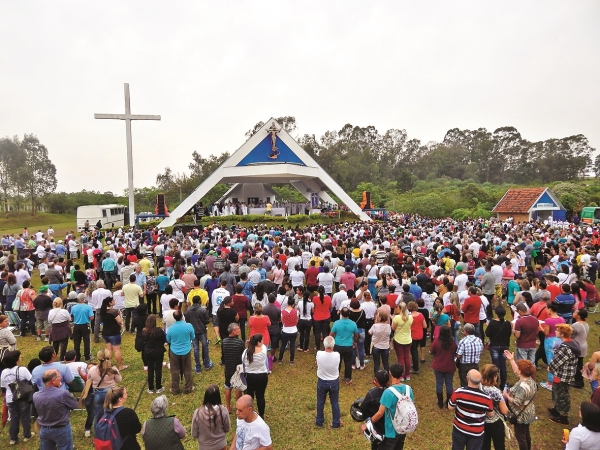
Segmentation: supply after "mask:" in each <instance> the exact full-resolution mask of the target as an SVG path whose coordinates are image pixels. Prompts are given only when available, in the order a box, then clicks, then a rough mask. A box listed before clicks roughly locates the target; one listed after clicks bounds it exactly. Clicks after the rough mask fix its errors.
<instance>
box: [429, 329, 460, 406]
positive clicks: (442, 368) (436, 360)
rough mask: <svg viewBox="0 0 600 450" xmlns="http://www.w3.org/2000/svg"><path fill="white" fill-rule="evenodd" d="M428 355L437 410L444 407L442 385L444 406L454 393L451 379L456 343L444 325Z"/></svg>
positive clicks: (454, 368)
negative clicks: (430, 355)
mask: <svg viewBox="0 0 600 450" xmlns="http://www.w3.org/2000/svg"><path fill="white" fill-rule="evenodd" d="M429 353H431V354H432V355H433V361H432V362H431V368H432V369H433V373H434V375H435V393H436V395H437V402H438V403H437V404H438V408H440V409H442V408H443V407H444V384H445V385H446V405H447V404H448V401H449V400H450V396H451V395H452V392H453V391H454V388H453V387H452V379H453V378H454V372H456V366H455V365H454V354H455V353H456V343H455V342H454V339H452V333H451V331H450V328H448V327H447V326H445V325H442V326H441V327H440V333H439V335H438V337H437V338H435V339H434V340H433V342H432V343H431V348H430V349H429Z"/></svg>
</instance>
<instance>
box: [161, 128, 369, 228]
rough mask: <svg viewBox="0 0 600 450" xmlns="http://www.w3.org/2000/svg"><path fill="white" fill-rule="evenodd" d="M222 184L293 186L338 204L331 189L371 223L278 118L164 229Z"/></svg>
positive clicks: (203, 185) (214, 175)
mask: <svg viewBox="0 0 600 450" xmlns="http://www.w3.org/2000/svg"><path fill="white" fill-rule="evenodd" d="M218 183H228V184H235V183H290V184H291V185H292V186H294V187H295V188H296V189H298V191H300V193H301V194H302V195H304V197H306V198H307V199H308V200H310V199H311V194H313V193H317V194H318V196H319V197H320V198H321V199H323V200H324V201H325V202H329V203H336V202H335V201H334V200H333V199H332V198H331V197H330V196H329V194H327V192H326V191H325V190H326V189H329V190H330V191H331V192H333V194H335V195H336V196H337V197H338V198H339V199H340V200H341V201H342V202H343V203H344V204H345V205H346V206H347V207H348V209H350V211H352V212H353V213H354V214H356V215H357V216H359V217H360V219H361V220H370V218H369V216H368V215H367V214H365V213H364V212H363V211H362V210H361V209H360V207H359V206H358V205H357V204H356V203H355V202H354V200H352V199H351V198H350V196H348V194H346V192H345V191H344V190H343V189H342V188H341V187H340V186H339V185H338V184H337V183H336V182H335V181H334V180H333V178H331V177H330V176H329V174H327V172H325V171H324V170H323V168H321V166H320V165H319V164H318V163H317V162H316V161H315V160H314V159H313V158H312V157H311V156H310V155H309V154H308V153H306V151H304V149H303V148H302V147H300V145H298V143H297V142H296V141H295V140H294V139H293V138H292V137H291V136H290V135H289V134H288V133H287V132H286V131H285V130H284V129H283V127H282V126H281V125H279V123H277V121H276V120H274V119H269V120H268V121H267V122H266V123H265V124H264V125H263V126H262V128H261V129H260V130H258V131H257V132H256V133H255V134H254V135H253V136H252V137H251V138H250V139H248V140H247V141H246V142H245V143H244V145H242V146H241V147H240V148H239V149H238V150H237V151H236V152H235V153H233V155H231V156H230V157H229V158H228V159H227V161H225V162H224V163H223V164H222V165H221V166H220V167H219V168H218V169H217V170H216V171H215V172H214V173H212V174H211V175H210V176H209V177H208V178H207V179H206V180H204V181H203V182H202V183H201V184H200V186H198V187H197V188H196V190H195V191H194V192H192V193H191V194H190V195H189V197H187V198H186V199H185V200H184V201H183V202H182V203H181V204H180V205H179V206H178V207H177V208H175V209H174V210H173V211H171V213H170V214H171V215H170V216H169V217H167V218H166V219H165V220H163V221H162V222H161V224H160V225H159V226H160V227H163V228H166V227H170V226H173V225H175V223H176V222H177V220H178V219H179V218H180V217H182V216H183V215H184V214H186V213H187V212H188V211H189V210H190V209H192V207H193V206H194V205H195V204H196V203H197V202H199V201H200V200H201V199H202V197H204V196H205V195H206V194H207V193H208V191H210V190H211V189H212V188H213V187H214V186H215V185H216V184H218Z"/></svg>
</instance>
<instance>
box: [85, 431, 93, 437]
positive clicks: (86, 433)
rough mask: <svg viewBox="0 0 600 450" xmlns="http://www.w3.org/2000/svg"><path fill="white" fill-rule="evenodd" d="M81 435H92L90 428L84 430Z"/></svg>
mask: <svg viewBox="0 0 600 450" xmlns="http://www.w3.org/2000/svg"><path fill="white" fill-rule="evenodd" d="M83 435H84V436H85V437H90V436H91V435H92V432H91V431H90V430H85V431H84V432H83Z"/></svg>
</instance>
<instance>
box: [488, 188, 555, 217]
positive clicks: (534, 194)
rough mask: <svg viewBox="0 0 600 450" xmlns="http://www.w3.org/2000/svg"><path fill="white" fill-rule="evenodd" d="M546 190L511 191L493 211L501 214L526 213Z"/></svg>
mask: <svg viewBox="0 0 600 450" xmlns="http://www.w3.org/2000/svg"><path fill="white" fill-rule="evenodd" d="M545 190H546V188H543V187H542V188H523V189H509V190H508V191H507V192H506V194H504V197H502V199H500V201H499V202H498V204H497V205H496V206H495V207H494V209H493V210H492V211H493V212H496V213H498V212H501V213H526V212H527V211H529V208H531V207H532V206H533V203H534V202H535V201H536V200H537V199H538V198H539V197H540V195H542V193H543V192H544V191H545Z"/></svg>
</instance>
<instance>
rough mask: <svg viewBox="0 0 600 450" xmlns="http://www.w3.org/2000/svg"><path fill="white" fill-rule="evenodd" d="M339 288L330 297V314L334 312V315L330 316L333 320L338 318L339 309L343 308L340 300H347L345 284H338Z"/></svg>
mask: <svg viewBox="0 0 600 450" xmlns="http://www.w3.org/2000/svg"><path fill="white" fill-rule="evenodd" d="M339 289H340V290H339V291H338V292H336V293H335V294H333V297H332V298H331V306H332V308H333V310H332V311H331V312H332V314H335V317H332V319H333V321H334V322H335V321H336V320H338V319H339V318H340V311H341V310H342V308H343V306H342V302H344V301H346V300H348V294H347V293H346V285H345V284H340V288H339Z"/></svg>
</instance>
